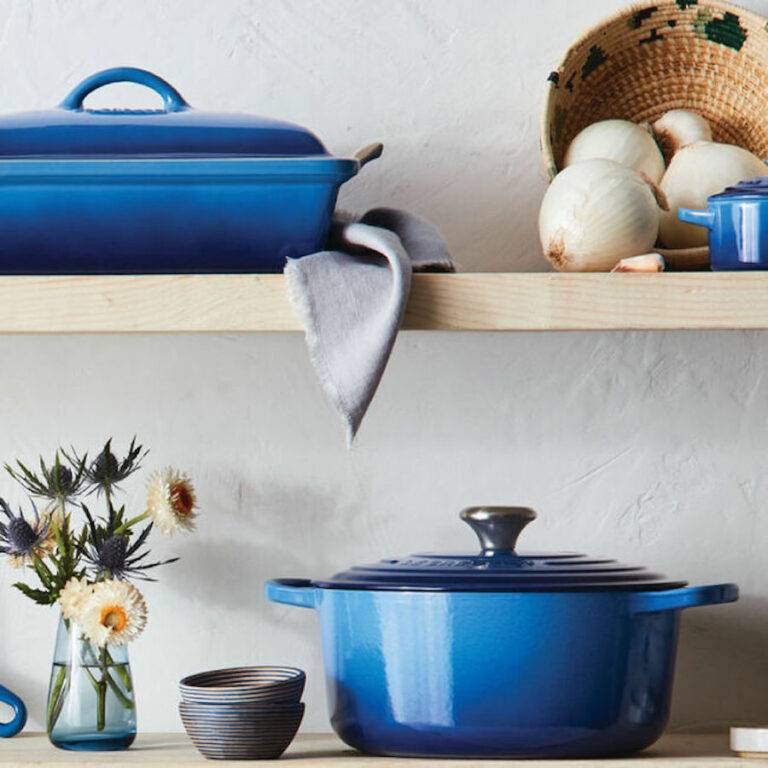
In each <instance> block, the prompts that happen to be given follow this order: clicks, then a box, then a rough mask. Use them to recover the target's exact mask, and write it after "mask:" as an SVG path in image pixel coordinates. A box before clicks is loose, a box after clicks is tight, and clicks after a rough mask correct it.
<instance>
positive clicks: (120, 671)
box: [107, 650, 133, 703]
mask: <svg viewBox="0 0 768 768" xmlns="http://www.w3.org/2000/svg"><path fill="white" fill-rule="evenodd" d="M107 662H108V663H109V664H111V665H113V666H114V668H115V672H117V676H118V677H119V678H120V681H121V682H122V684H123V687H124V688H125V690H126V691H128V692H129V693H130V692H131V691H132V690H133V683H132V681H131V676H130V674H129V673H128V670H127V669H126V668H125V667H124V666H122V664H115V662H114V660H113V659H112V655H111V654H110V652H109V650H107ZM131 703H132V702H131Z"/></svg>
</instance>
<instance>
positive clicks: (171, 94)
mask: <svg viewBox="0 0 768 768" xmlns="http://www.w3.org/2000/svg"><path fill="white" fill-rule="evenodd" d="M112 83H137V84H138V85H146V86H147V88H151V89H152V90H153V91H155V93H157V94H159V96H160V97H161V98H162V100H163V104H164V105H165V111H166V112H182V111H183V110H185V109H189V104H187V102H186V101H184V97H183V96H182V95H181V94H180V93H179V92H178V91H177V90H176V89H175V88H174V87H173V86H172V85H171V84H170V83H169V82H167V81H166V80H163V78H162V77H158V76H157V75H155V74H153V73H152V72H149V71H147V70H146V69H138V68H137V67H114V68H112V69H104V70H102V71H101V72H97V73H96V74H95V75H91V76H90V77H86V78H85V80H83V82H82V83H80V85H77V86H75V88H74V89H73V90H72V92H71V93H70V94H69V96H67V98H66V99H64V101H62V102H61V108H62V109H71V110H74V111H76V112H77V111H80V110H82V108H83V102H84V101H85V97H86V96H87V95H88V94H89V93H93V91H95V90H96V89H97V88H101V87H102V86H103V85H111V84H112Z"/></svg>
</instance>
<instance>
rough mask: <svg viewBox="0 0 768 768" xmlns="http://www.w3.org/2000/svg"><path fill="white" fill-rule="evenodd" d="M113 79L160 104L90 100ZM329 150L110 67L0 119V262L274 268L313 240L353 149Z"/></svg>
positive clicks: (355, 166) (68, 268)
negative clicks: (124, 106) (51, 102)
mask: <svg viewBox="0 0 768 768" xmlns="http://www.w3.org/2000/svg"><path fill="white" fill-rule="evenodd" d="M115 82H133V83H139V84H142V85H146V86H148V87H150V88H152V89H154V90H155V91H156V92H157V93H158V94H159V95H160V97H161V99H162V101H163V109H160V110H120V109H118V110H89V109H85V108H84V106H83V101H84V99H85V97H86V96H87V95H88V94H89V93H90V92H91V91H93V90H95V89H96V88H99V87H101V86H103V85H107V84H109V83H115ZM366 159H367V158H363V159H338V158H334V157H330V156H329V155H328V153H327V152H326V150H325V148H324V147H323V145H322V143H321V142H320V141H319V140H318V139H317V137H315V136H314V135H313V134H311V133H310V132H309V131H307V130H306V129H304V128H301V127H299V126H296V125H292V124H290V123H284V122H279V121H276V120H269V119H266V118H260V117H250V116H247V115H239V114H234V115H230V114H211V113H204V112H197V111H195V110H194V109H191V108H190V107H189V105H188V104H187V103H186V102H185V101H184V99H183V97H182V96H181V94H180V93H179V92H178V91H177V90H176V89H175V88H174V87H173V86H171V85H170V84H169V83H167V82H165V81H164V80H162V79H161V78H159V77H157V76H156V75H154V74H152V73H150V72H146V71H145V70H140V69H133V68H127V67H122V68H116V69H111V70H105V71H104V72H100V73H97V74H95V75H93V76H91V77H89V78H87V79H86V80H85V81H83V82H82V83H81V84H80V85H78V86H77V88H75V89H74V90H73V91H72V93H71V94H69V96H67V97H66V98H65V99H64V101H63V102H62V104H61V106H60V107H59V108H57V109H53V110H48V111H44V112H32V113H27V114H21V115H9V116H2V117H0V232H2V237H0V273H2V274H56V273H69V274H88V273H117V274H119V273H176V272H279V271H281V270H282V268H283V267H284V265H285V261H286V259H287V258H290V257H300V256H304V255H307V254H309V253H313V252H315V251H317V250H320V249H322V247H323V246H324V243H325V239H326V237H327V234H328V230H329V227H330V222H331V216H332V214H333V210H334V207H335V204H336V197H337V194H338V189H339V187H340V186H341V184H343V183H344V182H345V181H347V180H349V179H350V178H352V177H353V176H354V175H355V174H356V173H357V172H358V170H359V168H360V167H361V165H362V164H363V163H364V162H365V161H366Z"/></svg>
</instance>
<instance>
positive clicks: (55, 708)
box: [47, 666, 68, 733]
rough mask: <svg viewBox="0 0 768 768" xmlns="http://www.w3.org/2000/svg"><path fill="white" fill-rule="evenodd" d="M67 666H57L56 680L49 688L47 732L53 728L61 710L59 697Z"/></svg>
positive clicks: (65, 677)
mask: <svg viewBox="0 0 768 768" xmlns="http://www.w3.org/2000/svg"><path fill="white" fill-rule="evenodd" d="M67 669H68V668H67V667H66V666H64V667H59V671H58V672H57V673H56V680H55V681H54V684H53V689H52V690H51V697H50V699H49V701H48V718H47V721H48V733H50V732H51V731H52V730H53V726H54V725H56V720H57V719H58V717H59V713H60V712H61V707H60V706H59V699H61V690H62V688H63V687H64V681H65V680H66V679H67Z"/></svg>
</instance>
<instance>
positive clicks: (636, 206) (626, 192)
mask: <svg viewBox="0 0 768 768" xmlns="http://www.w3.org/2000/svg"><path fill="white" fill-rule="evenodd" d="M658 231H659V208H658V205H657V203H656V197H655V196H654V193H653V190H652V188H651V185H650V184H649V183H648V180H647V179H645V178H643V176H641V175H640V174H639V173H638V172H637V171H633V170H632V169H631V168H627V167H626V166H625V165H621V164H620V163H617V162H615V161H613V160H585V161H584V162H581V163H576V164H575V165H571V166H569V167H568V168H566V169H565V170H564V171H562V173H559V174H558V175H557V176H556V177H555V179H554V180H553V182H552V183H551V184H550V186H549V189H548V190H547V193H546V195H545V196H544V201H543V202H542V204H541V211H540V213H539V236H540V237H541V244H542V247H543V248H544V255H545V256H546V257H547V259H549V261H550V262H551V263H552V264H553V265H554V266H555V268H556V269H559V270H560V271H562V272H609V271H610V270H611V269H612V268H613V267H614V266H615V264H616V262H618V261H621V259H624V258H627V257H629V256H639V255H641V254H644V253H648V252H649V251H651V250H652V248H653V245H654V243H655V242H656V237H657V236H658Z"/></svg>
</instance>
